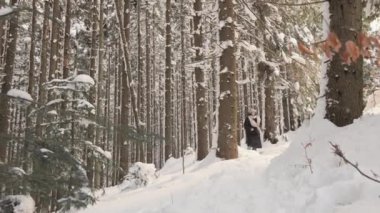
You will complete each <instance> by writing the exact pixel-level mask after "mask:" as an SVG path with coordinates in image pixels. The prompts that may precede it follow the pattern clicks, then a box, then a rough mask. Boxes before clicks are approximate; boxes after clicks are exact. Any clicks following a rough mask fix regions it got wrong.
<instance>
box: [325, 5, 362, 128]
mask: <svg viewBox="0 0 380 213" xmlns="http://www.w3.org/2000/svg"><path fill="white" fill-rule="evenodd" d="M329 3H330V8H329V11H330V13H331V17H330V19H331V21H330V30H331V32H334V33H336V35H337V36H338V38H339V39H340V41H341V43H342V44H345V43H346V42H347V41H349V40H351V41H354V42H355V41H357V38H358V35H359V33H360V32H361V31H362V26H363V18H362V12H363V5H362V1H361V0H352V1H345V0H336V1H329ZM344 50H345V48H341V53H342V52H343V51H344ZM327 77H328V83H327V91H326V118H327V119H328V120H330V121H331V122H333V123H334V124H335V125H337V126H345V125H348V124H351V123H352V122H353V121H354V119H356V118H359V117H360V116H361V115H362V113H363V109H364V102H363V58H362V57H360V58H359V60H358V61H356V62H353V63H352V64H351V65H346V64H343V62H342V60H341V57H340V54H335V55H334V57H333V58H332V60H331V62H330V66H329V67H328V68H327Z"/></svg>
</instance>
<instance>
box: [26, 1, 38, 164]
mask: <svg viewBox="0 0 380 213" xmlns="http://www.w3.org/2000/svg"><path fill="white" fill-rule="evenodd" d="M32 8H33V14H32V32H31V35H30V53H29V84H28V93H29V94H30V95H31V96H33V97H34V86H35V80H34V56H35V51H36V41H35V40H36V15H37V14H36V13H37V12H36V11H37V6H36V0H33V1H32ZM32 109H33V108H32V106H31V105H30V106H28V108H27V112H26V132H25V143H24V148H23V157H24V159H28V154H27V153H28V148H29V142H30V140H32V139H33V134H32V123H33V121H32V118H31V117H30V116H29V114H30V113H31V112H32ZM28 162H29V161H24V164H23V169H24V171H28V165H29V163H28Z"/></svg>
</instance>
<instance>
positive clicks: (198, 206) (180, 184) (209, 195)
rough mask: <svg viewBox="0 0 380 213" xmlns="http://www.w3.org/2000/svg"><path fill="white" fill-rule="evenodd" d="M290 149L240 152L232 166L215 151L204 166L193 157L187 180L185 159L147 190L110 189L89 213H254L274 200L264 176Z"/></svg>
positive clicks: (162, 173)
mask: <svg viewBox="0 0 380 213" xmlns="http://www.w3.org/2000/svg"><path fill="white" fill-rule="evenodd" d="M287 146H288V144H287V143H283V144H278V145H269V144H265V146H264V148H263V150H261V151H260V153H258V152H256V151H249V150H245V149H239V159H237V160H229V161H220V160H219V159H217V158H215V157H214V156H215V152H211V153H210V155H209V156H208V157H207V158H206V159H205V160H203V161H201V162H196V161H195V159H194V155H189V156H188V157H187V159H186V162H187V163H186V164H187V165H186V172H185V174H184V175H183V174H182V173H181V169H182V168H181V166H180V165H181V160H174V159H173V160H171V161H169V162H168V163H167V165H166V166H165V167H164V169H163V170H162V171H160V175H159V178H158V179H157V180H155V181H154V182H153V183H151V184H149V185H148V186H147V187H144V188H140V189H136V190H132V191H124V192H123V186H118V187H114V188H111V189H108V190H107V193H106V195H105V196H103V197H101V198H100V200H99V201H98V202H97V204H96V205H95V206H92V207H90V208H88V209H86V210H85V211H83V212H91V213H98V212H99V213H100V212H108V211H109V212H111V211H112V213H117V212H120V213H121V212H133V213H138V212H141V213H148V212H152V213H153V212H165V213H179V212H181V213H184V212H189V213H190V212H191V213H194V212H215V213H222V212H226V213H227V212H240V213H244V212H252V206H255V208H259V207H260V205H262V203H263V202H262V201H263V199H265V200H267V199H268V200H269V199H270V198H269V197H268V198H264V197H262V195H263V194H264V191H265V188H263V184H261V182H262V180H261V178H262V177H263V175H262V173H263V171H264V170H265V168H266V167H267V166H268V164H269V163H270V161H271V159H273V158H274V157H276V156H278V155H279V154H280V153H282V152H283V151H284V150H285V149H286V148H287Z"/></svg>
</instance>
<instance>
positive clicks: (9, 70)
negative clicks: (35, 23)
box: [0, 0, 18, 162]
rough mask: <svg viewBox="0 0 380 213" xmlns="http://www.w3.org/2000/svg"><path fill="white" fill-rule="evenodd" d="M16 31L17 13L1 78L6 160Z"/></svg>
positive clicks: (0, 141)
mask: <svg viewBox="0 0 380 213" xmlns="http://www.w3.org/2000/svg"><path fill="white" fill-rule="evenodd" d="M16 3H17V0H12V1H11V5H15V4H16ZM17 32H18V15H12V17H11V19H10V20H9V31H8V36H7V44H6V50H7V52H6V55H5V65H4V70H5V75H4V77H3V79H2V82H3V85H2V86H1V94H0V161H2V162H6V157H7V136H8V128H9V99H8V98H7V92H8V91H9V90H10V89H11V84H12V79H13V69H14V60H15V56H16V44H17Z"/></svg>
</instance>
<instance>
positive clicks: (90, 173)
mask: <svg viewBox="0 0 380 213" xmlns="http://www.w3.org/2000/svg"><path fill="white" fill-rule="evenodd" d="M97 2H98V0H93V1H92V5H91V13H90V14H91V50H90V76H91V78H93V79H95V75H96V55H97V51H96V43H97V36H96V35H97V19H98V18H97ZM53 10H54V9H53ZM53 13H54V12H53ZM98 83H99V82H98ZM89 101H90V103H91V104H93V105H95V102H96V88H95V87H92V88H91V89H90V98H89ZM89 116H90V118H91V119H93V120H95V118H96V117H95V114H92V113H91V112H90V115H89ZM87 131H88V132H87V138H88V140H89V141H90V142H92V143H94V144H95V133H96V132H95V126H94V125H93V124H91V125H89V126H88V130H87ZM92 155H93V151H91V150H89V151H88V153H87V177H88V180H89V185H90V187H92V188H95V187H96V182H94V179H95V175H96V174H95V173H96V171H95V161H94V159H93V157H92Z"/></svg>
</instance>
